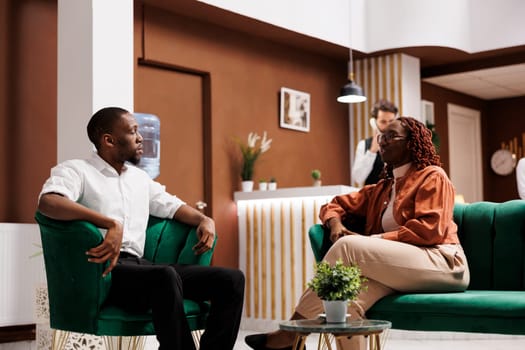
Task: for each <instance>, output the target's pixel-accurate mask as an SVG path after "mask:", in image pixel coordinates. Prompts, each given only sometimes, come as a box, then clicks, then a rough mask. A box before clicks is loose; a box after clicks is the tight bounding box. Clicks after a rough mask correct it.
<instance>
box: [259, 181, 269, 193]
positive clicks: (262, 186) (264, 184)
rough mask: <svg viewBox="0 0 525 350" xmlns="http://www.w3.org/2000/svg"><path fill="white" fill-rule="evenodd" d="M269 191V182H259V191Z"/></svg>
mask: <svg viewBox="0 0 525 350" xmlns="http://www.w3.org/2000/svg"><path fill="white" fill-rule="evenodd" d="M267 189H268V182H266V179H260V180H259V191H266V190H267Z"/></svg>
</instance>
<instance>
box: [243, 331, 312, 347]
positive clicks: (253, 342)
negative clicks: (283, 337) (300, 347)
mask: <svg viewBox="0 0 525 350" xmlns="http://www.w3.org/2000/svg"><path fill="white" fill-rule="evenodd" d="M266 338H268V335H267V334H266V333H261V334H252V335H247V336H246V337H244V341H245V343H246V344H248V346H249V347H251V348H252V349H254V350H294V348H293V345H291V346H287V347H285V348H279V349H274V348H267V347H266ZM305 349H306V347H305Z"/></svg>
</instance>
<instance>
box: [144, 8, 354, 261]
mask: <svg viewBox="0 0 525 350" xmlns="http://www.w3.org/2000/svg"><path fill="white" fill-rule="evenodd" d="M144 18H145V20H144V37H143V40H142V39H141V38H137V37H136V38H135V43H136V44H137V43H140V42H143V43H144V57H143V58H146V59H148V60H154V61H160V62H163V63H166V64H170V65H176V66H181V67H185V68H188V69H194V70H199V71H205V72H209V74H210V79H211V106H212V107H211V108H212V111H211V120H212V124H211V126H212V135H211V142H212V176H213V189H212V192H213V194H212V198H213V203H212V207H213V213H212V214H213V217H214V218H215V220H216V224H217V231H218V232H219V236H220V244H219V245H218V246H217V249H216V252H215V254H214V263H215V264H218V265H225V266H237V263H238V262H237V259H238V240H237V235H238V233H237V215H236V206H235V204H234V202H233V192H234V191H237V190H239V188H240V175H239V174H240V161H239V157H240V152H239V149H238V147H237V145H236V144H235V143H234V142H233V138H234V137H239V138H241V139H242V140H243V141H245V139H246V138H247V135H248V133H249V132H251V131H255V132H258V133H259V134H261V133H262V132H263V131H267V132H268V135H269V137H270V138H272V139H273V142H272V147H271V149H270V150H269V151H268V152H267V153H264V154H263V155H261V157H260V158H259V160H258V161H257V163H256V166H255V174H254V180H256V181H258V179H259V178H269V177H271V176H274V177H276V178H277V181H278V186H279V187H292V186H293V187H295V186H310V185H311V184H312V180H311V178H310V171H311V170H312V169H314V168H319V169H321V171H322V172H323V184H326V185H330V184H347V183H348V180H349V170H348V169H349V153H348V152H349V146H348V145H349V143H348V117H347V106H346V105H342V104H339V103H337V102H336V100H335V99H336V96H337V94H338V91H339V88H340V86H341V85H342V84H344V83H345V77H346V62H345V61H344V60H341V61H338V60H334V59H332V58H329V57H326V56H322V55H320V54H318V53H313V52H309V51H305V50H301V49H297V48H294V47H288V46H286V45H283V44H279V43H275V42H272V41H269V40H265V39H261V38H258V37H254V36H250V35H248V34H243V33H240V32H236V31H232V30H230V29H226V28H222V27H219V26H217V25H213V24H209V23H205V22H200V21H198V20H193V19H190V18H187V17H183V16H181V15H177V14H170V13H168V12H166V11H161V10H158V9H156V8H154V7H146V8H145V12H144ZM136 21H140V22H141V21H142V16H141V8H138V9H136ZM135 28H136V29H135V34H136V36H142V26H141V25H139V26H137V23H136V27H135ZM135 52H136V55H137V58H139V57H141V56H142V48H141V47H135ZM281 87H289V88H292V89H296V90H300V91H305V92H308V93H310V95H311V126H310V132H308V133H304V132H299V131H293V130H289V129H282V128H280V127H279V91H280V88H281ZM144 88H147V87H141V89H144ZM135 98H137V96H136V97H135ZM173 98H177V96H173Z"/></svg>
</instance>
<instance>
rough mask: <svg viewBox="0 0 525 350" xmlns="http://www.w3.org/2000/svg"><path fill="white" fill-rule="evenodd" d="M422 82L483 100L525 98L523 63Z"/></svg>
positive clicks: (428, 79)
mask: <svg viewBox="0 0 525 350" xmlns="http://www.w3.org/2000/svg"><path fill="white" fill-rule="evenodd" d="M423 81H425V82H428V83H431V84H434V85H438V86H441V87H444V88H447V89H449V90H454V91H458V92H461V93H464V94H467V95H471V96H475V97H478V98H481V99H483V100H494V99H501V98H510V97H517V96H525V63H522V64H514V65H510V66H502V67H496V68H488V69H479V70H474V71H468V72H464V73H455V74H445V75H440V76H435V77H431V78H424V79H423Z"/></svg>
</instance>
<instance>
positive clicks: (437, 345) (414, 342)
mask: <svg viewBox="0 0 525 350" xmlns="http://www.w3.org/2000/svg"><path fill="white" fill-rule="evenodd" d="M252 333H255V332H253V331H249V330H241V331H240V332H239V336H238V338H237V342H236V344H235V348H234V350H250V348H249V347H248V346H247V345H246V344H245V343H244V337H245V336H246V335H248V334H252ZM306 345H307V348H308V349H309V350H314V349H317V337H316V336H314V335H311V336H310V337H309V338H308V341H307V344H306ZM83 349H84V348H82V347H80V348H79V349H78V350H83ZM156 349H158V344H157V341H156V340H155V337H148V340H147V342H146V350H156ZM383 349H385V350H444V349H445V350H523V349H525V336H504V335H495V334H471V333H426V332H408V331H397V330H391V331H389V334H388V338H387V340H386V343H385V347H384V348H383ZM0 350H37V349H36V346H35V342H34V341H32V342H29V341H28V342H17V343H5V344H0ZM85 350H89V349H87V348H86V349H85ZM218 350H220V349H218Z"/></svg>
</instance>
